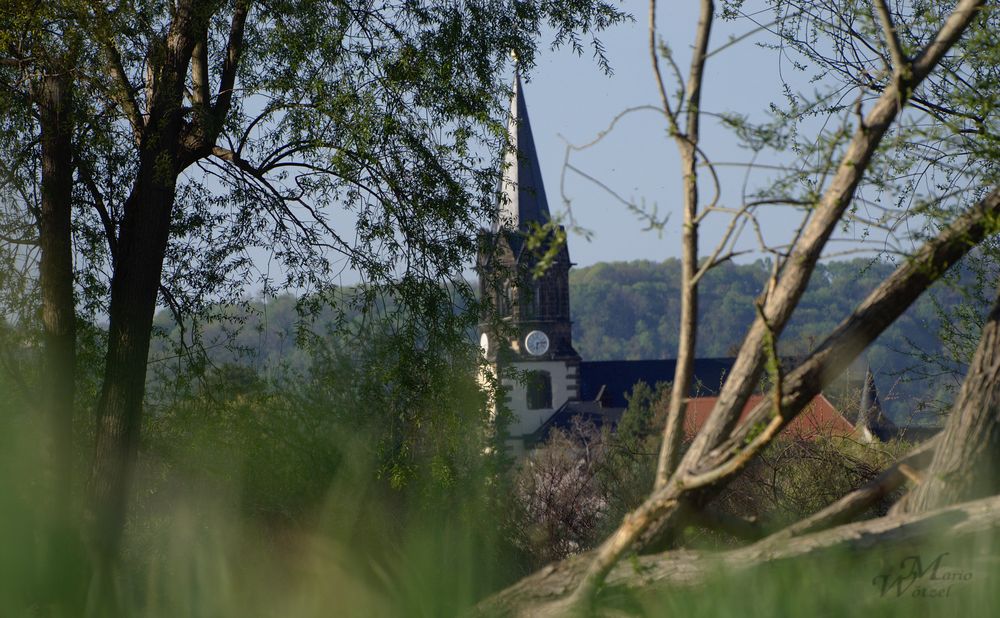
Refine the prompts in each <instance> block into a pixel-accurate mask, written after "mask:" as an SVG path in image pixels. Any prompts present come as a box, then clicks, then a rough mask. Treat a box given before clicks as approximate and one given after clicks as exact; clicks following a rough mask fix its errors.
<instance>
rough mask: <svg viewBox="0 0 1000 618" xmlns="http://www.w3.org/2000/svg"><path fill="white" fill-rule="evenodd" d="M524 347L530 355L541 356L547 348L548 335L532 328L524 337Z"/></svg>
mask: <svg viewBox="0 0 1000 618" xmlns="http://www.w3.org/2000/svg"><path fill="white" fill-rule="evenodd" d="M524 348H525V349H526V350H527V351H528V354H531V355H532V356H541V355H542V354H545V353H546V352H548V350H549V336H548V335H546V334H545V333H543V332H542V331H540V330H533V331H531V332H530V333H528V335H527V336H526V337H525V338H524Z"/></svg>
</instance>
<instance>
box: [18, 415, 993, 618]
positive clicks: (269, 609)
mask: <svg viewBox="0 0 1000 618" xmlns="http://www.w3.org/2000/svg"><path fill="white" fill-rule="evenodd" d="M241 405H242V404H241ZM195 412H196V411H195V410H188V413H186V414H184V415H182V416H181V417H179V418H181V419H182V420H183V424H184V427H183V428H184V431H183V432H178V431H176V430H177V429H178V427H172V429H170V428H168V427H166V426H164V425H163V424H164V423H168V417H167V416H163V415H161V416H159V417H157V419H154V420H155V421H156V422H157V423H161V425H160V426H159V427H157V428H154V429H152V430H151V431H150V432H149V435H148V437H147V441H146V442H145V443H144V447H143V451H142V457H141V459H140V467H139V469H138V471H137V475H136V478H135V495H134V498H133V505H132V507H133V508H132V510H131V519H130V521H129V524H128V531H127V535H126V547H125V552H124V558H123V561H122V564H121V567H120V569H119V570H118V571H117V572H116V573H114V576H113V579H114V589H115V591H116V595H117V602H118V610H117V611H116V612H115V613H117V614H120V615H122V616H148V617H155V618H160V617H162V618H174V617H178V616H191V617H216V616H220V617H221V616H241V617H242V616H248V617H256V616H276V617H277V616H280V617H288V618H298V617H303V618H305V617H313V616H316V617H320V616H323V617H326V616H366V617H367V616H372V617H381V616H386V617H395V616H406V617H409V616H414V617H421V616H428V617H431V616H455V615H460V614H462V613H465V612H467V611H468V610H469V609H470V608H471V607H472V606H473V605H474V604H475V603H476V602H477V601H478V600H479V599H481V598H483V597H484V596H485V595H487V594H489V593H490V592H491V591H494V590H497V589H498V588H500V587H502V586H504V585H507V584H509V583H512V582H513V581H515V580H516V579H518V578H519V577H520V576H522V575H525V574H526V572H525V569H526V567H525V564H526V562H525V561H524V560H523V557H522V556H520V555H518V553H517V552H516V551H515V550H514V549H513V548H512V547H511V546H510V544H509V543H508V539H509V538H510V536H511V535H510V530H509V529H507V528H506V527H505V526H507V525H508V523H507V519H508V518H506V517H505V513H504V509H506V508H509V503H505V502H504V500H505V499H507V497H506V496H504V495H503V491H502V487H499V488H498V490H499V493H500V494H501V495H495V493H493V492H491V491H490V489H491V483H490V480H489V479H486V478H479V479H478V480H477V481H475V482H473V481H472V480H468V481H467V482H466V483H465V484H463V485H460V486H455V487H452V488H451V491H449V492H445V491H438V490H433V489H432V488H428V487H414V488H413V492H414V493H407V492H406V491H400V490H396V489H393V488H392V487H390V486H389V484H388V483H386V482H383V481H380V480H379V478H378V476H377V475H376V474H375V473H374V471H375V470H377V469H378V465H377V453H373V452H372V451H371V449H370V448H368V443H367V440H366V439H365V436H364V435H363V434H358V435H356V436H354V437H353V439H346V438H344V437H343V435H340V434H338V438H337V449H335V452H334V451H330V453H328V454H327V455H325V456H323V457H321V458H320V459H319V460H317V459H316V457H317V456H318V455H317V453H316V452H312V453H311V454H309V456H306V455H304V454H300V455H301V456H298V457H295V456H292V455H291V453H293V452H296V449H298V447H299V446H301V444H299V443H298V442H297V441H296V439H295V435H296V434H295V432H291V431H289V432H288V433H287V434H286V435H284V436H282V435H276V434H275V432H278V429H276V428H275V427H273V426H271V427H269V429H268V431H267V432H265V434H264V435H265V436H266V439H263V438H261V436H259V435H256V433H257V432H259V431H260V430H261V428H260V426H259V425H257V424H250V425H245V426H244V425H242V424H240V423H232V422H230V421H231V420H232V419H231V417H230V416H227V415H226V414H221V415H219V416H215V417H209V416H207V412H205V411H202V413H195ZM199 414H201V416H202V417H203V420H202V423H204V424H203V425H200V426H199V424H198V422H197V421H196V420H195V419H197V418H199ZM213 418H214V419H215V420H213ZM219 418H223V419H228V420H226V424H225V425H224V426H220V425H218V424H213V423H216V422H217V421H218V419H219ZM278 418H280V417H278ZM35 420H36V419H35V417H34V416H33V412H32V411H31V410H30V409H15V408H14V407H12V406H10V405H7V409H0V488H2V489H0V616H4V617H5V616H51V617H53V618H55V617H62V616H81V615H85V614H86V613H87V609H88V598H89V597H90V594H89V590H90V588H91V586H92V581H91V580H92V576H93V572H92V565H91V562H90V558H89V554H88V552H87V550H86V547H85V544H84V543H83V541H82V534H83V532H84V529H85V528H84V525H83V522H82V518H81V517H80V516H79V515H77V514H76V513H78V512H82V509H80V505H81V504H82V494H83V491H82V487H81V486H82V483H76V486H77V487H78V495H74V496H72V497H71V498H72V499H71V502H72V504H73V505H75V506H74V509H73V510H72V511H71V512H68V513H67V512H57V511H56V504H57V501H56V500H54V496H53V494H52V488H53V487H54V485H55V484H54V482H53V479H51V478H49V477H48V476H47V474H46V470H47V469H48V463H47V453H46V445H47V442H46V440H45V435H44V431H41V430H40V429H39V427H38V426H37V425H38V424H37V423H36V422H35ZM154 424H155V423H154ZM168 424H169V423H168ZM168 429H170V430H169V431H168ZM223 430H224V431H223ZM279 433H280V432H279ZM158 439H163V440H166V441H167V443H168V444H167V446H169V447H170V448H165V447H164V445H163V444H159V443H158V442H157V440H158ZM88 447H89V445H87V444H81V445H80V450H81V457H80V460H81V462H85V461H86V451H87V449H88ZM282 462H283V465H282ZM81 467H82V463H81ZM78 476H80V477H81V478H82V477H84V476H85V475H84V474H83V472H82V470H81V471H80V473H79V475H78ZM300 477H304V478H300ZM317 487H321V488H322V489H321V490H317V489H316V488H317ZM269 497H271V498H272V499H268V498H269ZM998 548H1000V545H998V543H997V539H996V537H995V536H985V537H982V538H977V539H973V540H968V541H963V542H956V541H953V540H950V539H947V538H945V539H937V540H936V541H934V542H931V543H929V544H926V545H923V546H920V547H903V548H893V549H892V550H888V549H883V548H879V547H872V548H871V549H869V550H866V551H864V552H856V553H850V554H833V553H827V554H824V555H823V556H822V557H818V558H815V559H810V560H807V561H801V560H800V561H797V562H794V563H777V564H769V565H765V566H763V567H760V568H757V569H754V570H752V571H746V572H740V573H720V574H718V575H716V576H714V577H713V578H711V579H710V581H709V582H708V583H706V584H705V585H703V586H699V587H697V588H671V589H664V588H658V589H654V590H645V591H641V592H636V591H625V590H620V589H609V590H608V591H606V594H605V595H604V605H603V607H604V609H606V610H608V611H615V610H619V611H624V612H625V613H626V614H630V615H639V616H651V617H652V616H684V617H685V618H688V617H697V616H720V617H728V616H739V617H741V618H742V617H746V618H754V617H761V618H764V617H768V618H770V617H782V616H789V617H791V616H795V617H800V616H809V617H811V616H849V615H867V616H892V617H895V616H898V617H900V618H904V617H905V618H911V617H914V616H943V617H947V618H964V617H966V616H971V617H979V616H982V617H987V616H995V615H997V614H998V610H997V608H998V607H1000V586H998V585H996V584H997V583H998V579H997V576H998V572H997V564H998V563H997V559H996V556H997V555H998V552H997V551H996V550H997V549H998ZM941 554H946V555H945V556H944V558H942V569H943V570H948V569H951V570H955V569H958V570H960V571H962V572H969V573H971V579H969V580H968V581H959V582H929V581H927V580H926V579H920V580H919V581H916V582H915V583H914V584H913V586H912V587H911V588H909V589H907V590H906V591H904V593H903V594H900V595H897V594H896V592H895V591H894V590H893V589H890V590H889V592H888V593H887V594H885V595H883V594H882V590H881V586H880V585H879V584H878V582H877V581H876V579H877V578H878V577H879V576H880V575H882V574H890V575H891V574H897V575H898V574H900V572H901V571H900V563H901V561H902V560H903V559H904V558H906V557H907V556H911V555H918V556H920V557H921V558H922V560H923V562H924V564H925V565H926V564H927V563H929V562H931V561H933V560H934V559H935V558H936V557H937V556H939V555H941ZM943 572H944V571H943ZM947 583H952V585H953V588H952V590H951V591H950V593H949V594H948V596H942V597H935V598H927V597H914V596H913V590H916V589H918V588H920V587H921V586H923V587H925V588H926V587H928V586H931V587H934V589H940V588H941V587H942V585H944V584H947ZM928 589H929V588H928ZM91 615H95V616H106V615H110V614H108V613H107V612H106V611H101V610H93V611H92V612H91Z"/></svg>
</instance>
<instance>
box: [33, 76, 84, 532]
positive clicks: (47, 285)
mask: <svg viewBox="0 0 1000 618" xmlns="http://www.w3.org/2000/svg"><path fill="white" fill-rule="evenodd" d="M35 91H36V97H35V98H36V106H37V108H38V112H39V125H40V128H41V149H42V179H41V204H40V209H39V211H40V215H41V216H40V221H39V224H40V225H39V244H40V246H41V257H40V260H39V279H40V287H41V297H42V328H43V338H44V360H43V363H44V377H43V380H44V382H45V384H46V386H45V388H44V406H45V411H46V414H47V416H48V417H49V424H50V430H49V431H50V433H51V440H50V447H51V449H52V453H51V461H52V462H53V467H54V476H55V487H54V490H55V492H56V494H55V503H54V508H55V513H56V514H57V515H59V514H63V515H65V514H67V512H68V510H69V509H68V507H69V499H70V495H71V488H72V476H73V398H74V394H75V388H74V384H75V373H76V305H75V302H74V300H73V247H72V228H71V216H72V199H73V109H72V108H73V89H72V81H71V78H70V76H69V75H68V74H65V73H62V74H51V75H46V76H44V77H42V79H41V81H40V83H39V84H38V86H37V87H36V89H35Z"/></svg>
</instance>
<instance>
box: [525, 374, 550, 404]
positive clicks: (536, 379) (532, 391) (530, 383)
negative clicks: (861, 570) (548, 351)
mask: <svg viewBox="0 0 1000 618" xmlns="http://www.w3.org/2000/svg"><path fill="white" fill-rule="evenodd" d="M524 385H525V387H527V390H528V409H529V410H541V409H544V408H551V407H552V376H551V375H550V374H549V372H548V371H529V372H528V375H527V376H526V377H525V383H524Z"/></svg>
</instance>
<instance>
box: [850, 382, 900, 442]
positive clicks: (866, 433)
mask: <svg viewBox="0 0 1000 618" xmlns="http://www.w3.org/2000/svg"><path fill="white" fill-rule="evenodd" d="M857 429H858V432H859V433H860V435H861V437H862V439H864V440H865V441H866V442H874V441H876V440H881V441H883V442H884V441H886V440H888V439H890V438H892V437H893V435H894V434H895V433H896V430H897V428H896V424H895V423H893V422H892V421H891V420H890V419H889V417H888V416H886V415H885V413H884V412H883V410H882V402H881V401H880V400H879V397H878V389H877V388H875V374H874V373H872V370H871V367H870V366H866V367H865V384H864V386H863V387H862V388H861V405H860V409H859V411H858V423H857Z"/></svg>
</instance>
